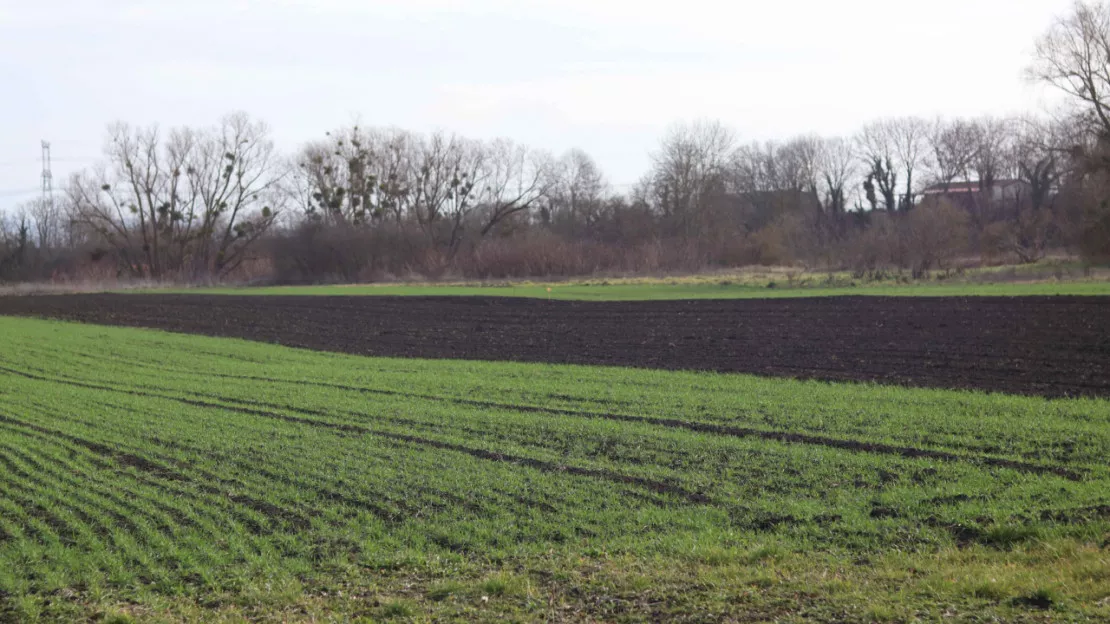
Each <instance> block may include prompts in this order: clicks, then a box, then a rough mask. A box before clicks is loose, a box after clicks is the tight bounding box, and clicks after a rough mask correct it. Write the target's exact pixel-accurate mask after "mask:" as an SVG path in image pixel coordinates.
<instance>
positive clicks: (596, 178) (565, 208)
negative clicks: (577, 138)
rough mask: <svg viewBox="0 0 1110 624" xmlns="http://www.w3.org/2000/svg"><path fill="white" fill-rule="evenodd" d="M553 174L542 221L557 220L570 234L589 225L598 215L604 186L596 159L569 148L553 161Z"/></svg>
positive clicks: (603, 195) (603, 194)
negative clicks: (558, 158) (556, 160)
mask: <svg viewBox="0 0 1110 624" xmlns="http://www.w3.org/2000/svg"><path fill="white" fill-rule="evenodd" d="M553 175H554V180H553V184H552V187H551V190H550V193H549V197H548V201H549V205H548V206H546V207H545V208H544V209H543V210H544V213H545V217H544V219H543V220H544V222H545V223H548V224H552V223H556V222H557V223H560V224H562V225H563V227H564V228H567V229H569V230H570V233H572V234H573V233H580V232H581V231H583V230H588V229H590V228H592V227H593V226H594V225H595V224H596V223H597V221H598V219H599V218H600V216H601V212H602V210H603V206H604V204H605V194H606V191H607V187H608V185H607V184H606V182H605V177H604V176H603V175H602V173H601V169H600V168H599V167H598V166H597V162H596V161H594V159H593V158H592V157H591V156H590V155H589V154H587V153H586V152H584V151H582V150H580V149H573V150H571V151H569V152H567V153H566V154H565V155H563V157H562V158H561V159H560V160H559V161H558V162H557V163H556V164H555V169H554V172H553Z"/></svg>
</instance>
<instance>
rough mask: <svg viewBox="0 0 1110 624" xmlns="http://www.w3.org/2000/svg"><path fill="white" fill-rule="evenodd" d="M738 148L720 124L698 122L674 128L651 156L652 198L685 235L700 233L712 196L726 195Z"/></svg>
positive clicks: (733, 138)
mask: <svg viewBox="0 0 1110 624" xmlns="http://www.w3.org/2000/svg"><path fill="white" fill-rule="evenodd" d="M735 147H736V138H735V135H734V134H733V133H732V131H731V130H729V129H727V128H725V127H724V126H723V125H721V124H720V122H710V121H698V122H695V123H692V124H680V125H676V126H673V127H672V128H671V129H670V130H669V131H668V132H667V134H666V136H665V137H664V138H663V142H662V144H661V145H660V147H659V149H658V150H657V151H656V152H655V153H653V154H652V156H651V160H652V172H651V185H650V186H651V195H652V198H653V200H654V203H655V205H656V206H657V207H658V208H659V210H660V212H661V213H662V214H663V216H664V217H665V218H667V219H668V220H670V221H672V222H673V223H675V224H676V225H677V226H678V229H679V231H680V232H681V233H682V234H684V235H686V236H692V235H694V234H696V233H697V231H698V230H699V228H700V225H701V223H700V222H701V218H702V216H703V213H704V211H705V210H706V209H707V208H708V206H709V204H710V203H711V201H712V198H713V196H714V195H715V194H718V195H719V194H720V193H721V192H722V191H723V188H724V179H725V176H726V172H727V168H728V166H729V161H730V159H731V158H732V155H733V151H734V150H735Z"/></svg>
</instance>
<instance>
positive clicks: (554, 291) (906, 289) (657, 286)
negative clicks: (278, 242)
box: [139, 280, 1110, 301]
mask: <svg viewBox="0 0 1110 624" xmlns="http://www.w3.org/2000/svg"><path fill="white" fill-rule="evenodd" d="M722 282H728V280H721V282H718V283H685V282H682V281H678V280H671V281H665V280H664V281H660V282H657V283H605V282H604V281H602V282H597V283H574V282H564V283H550V284H547V283H540V284H534V283H518V284H503V285H469V286H453V285H425V284H404V285H393V284H354V285H349V286H263V287H253V288H251V287H244V288H232V287H222V288H188V289H167V290H161V289H160V290H146V291H139V292H153V293H193V294H216V295H317V296H326V295H379V296H384V295H391V296H476V295H478V296H492V297H531V298H538V299H559V300H579V301H650V300H675V299H779V298H788V297H838V296H850V295H868V296H888V297H889V296H899V297H911V296H913V297H970V296H999V297H1021V296H1031V295H1081V296H1106V295H1110V282H1034V283H1004V284H1003V283H999V284H992V283H970V282H965V283H959V284H946V283H943V282H942V283H910V284H880V285H866V284H865V285H862V286H838V287H831V288H828V287H822V286H813V285H810V286H794V287H791V286H789V285H786V284H784V285H782V286H776V287H774V288H768V287H767V286H750V285H745V284H735V283H731V282H729V283H722ZM548 289H550V290H548Z"/></svg>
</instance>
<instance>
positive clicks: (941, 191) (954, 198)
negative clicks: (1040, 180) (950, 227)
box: [921, 180, 1030, 207]
mask: <svg viewBox="0 0 1110 624" xmlns="http://www.w3.org/2000/svg"><path fill="white" fill-rule="evenodd" d="M1029 190H1030V186H1029V183H1028V182H1026V181H1024V180H995V182H994V184H992V185H991V186H990V189H989V194H988V191H986V190H984V189H982V188H980V184H979V182H953V183H951V184H934V185H932V186H930V187H928V188H926V189H925V190H923V191H921V196H922V199H923V200H929V199H933V200H935V199H941V198H944V199H947V200H949V201H951V202H952V203H954V204H958V205H961V206H965V207H971V206H974V205H975V204H977V203H981V202H983V200H986V202H989V203H999V202H1011V201H1016V200H1020V199H1022V198H1025V197H1028V196H1029Z"/></svg>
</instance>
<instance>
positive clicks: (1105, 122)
mask: <svg viewBox="0 0 1110 624" xmlns="http://www.w3.org/2000/svg"><path fill="white" fill-rule="evenodd" d="M1027 74H1028V76H1029V77H1030V78H1031V79H1033V80H1037V81H1041V82H1045V83H1048V84H1052V85H1054V86H1056V87H1057V88H1059V89H1060V90H1061V91H1063V92H1064V93H1066V94H1067V95H1069V96H1071V97H1072V98H1073V100H1074V101H1075V102H1076V103H1077V104H1078V105H1079V106H1080V107H1081V108H1082V109H1083V111H1084V112H1085V113H1087V114H1088V115H1089V118H1090V121H1091V122H1092V124H1093V126H1094V127H1095V128H1096V129H1097V133H1098V134H1099V135H1101V136H1103V137H1110V5H1108V4H1106V3H1103V2H1097V3H1087V2H1076V4H1075V7H1074V8H1073V10H1072V13H1071V14H1070V15H1067V16H1065V17H1061V18H1060V19H1058V20H1057V21H1056V22H1055V23H1054V24H1053V25H1052V26H1051V27H1050V28H1049V30H1048V32H1046V33H1045V34H1044V35H1043V36H1042V37H1041V38H1040V40H1038V41H1037V45H1036V51H1035V55H1034V61H1033V63H1032V65H1030V66H1029V68H1028V70H1027Z"/></svg>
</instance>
